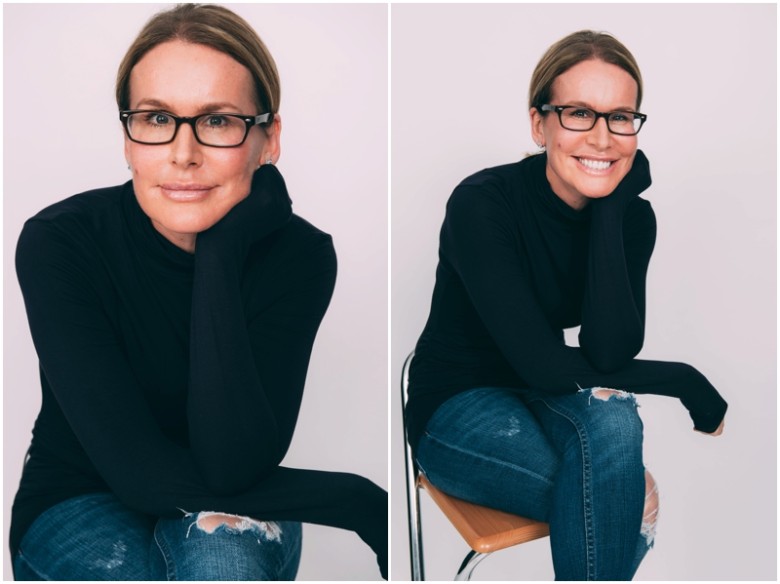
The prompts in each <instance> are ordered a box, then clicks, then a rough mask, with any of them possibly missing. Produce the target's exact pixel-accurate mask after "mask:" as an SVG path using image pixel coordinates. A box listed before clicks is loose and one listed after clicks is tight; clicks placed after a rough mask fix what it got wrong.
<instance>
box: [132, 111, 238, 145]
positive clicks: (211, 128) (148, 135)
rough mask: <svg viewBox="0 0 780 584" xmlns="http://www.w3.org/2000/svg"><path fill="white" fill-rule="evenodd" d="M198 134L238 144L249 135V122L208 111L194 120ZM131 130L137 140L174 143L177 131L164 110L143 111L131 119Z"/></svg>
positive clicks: (209, 141)
mask: <svg viewBox="0 0 780 584" xmlns="http://www.w3.org/2000/svg"><path fill="white" fill-rule="evenodd" d="M194 128H195V134H196V135H197V137H198V140H200V141H201V142H202V143H204V144H208V145H211V146H237V145H239V144H241V142H243V141H244V138H245V136H246V123H245V122H244V121H243V120H242V119H241V118H237V117H232V116H227V115H222V114H205V115H202V116H199V117H198V118H197V119H196V120H195V122H194ZM127 131H128V133H129V134H130V137H131V138H132V139H133V140H138V141H139V142H145V143H147V144H163V143H165V142H170V141H171V140H172V139H173V136H174V134H175V133H176V120H175V119H174V118H173V117H172V116H171V115H169V114H166V113H164V112H139V113H134V114H130V116H128V118H127Z"/></svg>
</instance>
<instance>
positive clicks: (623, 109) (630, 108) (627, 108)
mask: <svg viewBox="0 0 780 584" xmlns="http://www.w3.org/2000/svg"><path fill="white" fill-rule="evenodd" d="M564 105H577V106H581V107H586V108H588V109H592V110H596V109H597V108H595V107H593V106H592V105H590V104H589V103H585V102H584V101H570V102H567V103H566V104H564ZM607 111H611V112H633V111H634V107H633V106H630V105H620V106H618V107H613V108H611V109H609V110H607Z"/></svg>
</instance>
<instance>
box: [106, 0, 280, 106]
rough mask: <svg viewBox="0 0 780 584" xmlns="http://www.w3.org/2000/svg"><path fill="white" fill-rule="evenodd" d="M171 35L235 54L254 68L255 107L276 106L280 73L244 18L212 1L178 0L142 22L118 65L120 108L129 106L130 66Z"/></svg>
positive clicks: (173, 38)
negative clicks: (185, 0) (187, 0)
mask: <svg viewBox="0 0 780 584" xmlns="http://www.w3.org/2000/svg"><path fill="white" fill-rule="evenodd" d="M173 40H181V41H184V42H188V43H193V44H197V45H204V46H207V47H211V48H212V49H215V50H217V51H220V52H221V53H225V54H226V55H229V56H231V57H233V59H235V60H236V61H238V62H239V63H241V64H242V65H244V66H245V67H246V68H247V69H249V72H250V73H251V74H252V79H253V80H254V93H255V95H254V96H253V99H254V101H255V102H256V103H257V106H258V108H259V109H260V111H259V112H258V113H266V112H271V113H274V114H275V113H277V112H278V111H279V101H280V99H281V88H280V84H279V73H278V71H277V70H276V63H275V62H274V59H273V57H271V53H269V52H268V49H267V48H266V46H265V44H264V43H263V41H262V40H260V37H259V36H258V35H257V33H256V32H255V31H254V29H253V28H252V27H251V26H250V25H249V23H247V22H246V20H244V19H243V18H241V17H240V16H238V15H237V14H236V13H234V12H232V11H230V10H228V9H227V8H224V7H222V6H216V5H214V4H179V5H177V6H176V7H174V8H171V9H170V10H165V11H163V12H159V13H157V14H155V15H154V16H153V17H152V18H151V19H150V20H149V22H147V23H146V25H145V26H144V28H143V29H142V30H141V32H140V33H139V34H138V36H137V37H136V39H135V41H133V44H132V45H130V48H129V49H128V50H127V53H126V54H125V57H124V59H122V63H121V64H120V65H119V71H118V72H117V76H116V103H117V105H118V106H119V109H120V110H124V109H129V107H130V73H131V72H132V70H133V67H135V66H136V64H137V63H138V61H140V60H141V59H142V58H143V56H144V55H145V54H146V53H148V52H149V51H150V50H152V49H153V48H154V47H156V46H157V45H160V44H163V43H166V42H169V41H173Z"/></svg>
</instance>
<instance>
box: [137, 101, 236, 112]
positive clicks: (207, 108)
mask: <svg viewBox="0 0 780 584" xmlns="http://www.w3.org/2000/svg"><path fill="white" fill-rule="evenodd" d="M141 107H152V108H155V109H160V110H164V111H166V112H171V113H175V108H173V107H171V106H170V105H169V104H167V103H165V102H164V101H161V100H159V99H154V98H144V99H142V100H141V101H139V102H138V105H137V107H136V108H135V109H139V108H141ZM227 111H234V112H237V113H239V112H241V108H239V107H238V106H236V105H235V104H232V103H230V102H229V101H215V102H209V103H206V104H203V105H202V106H200V107H199V108H198V109H197V110H195V114H196V115H197V114H206V113H211V112H227Z"/></svg>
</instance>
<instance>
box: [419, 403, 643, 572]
mask: <svg viewBox="0 0 780 584" xmlns="http://www.w3.org/2000/svg"><path fill="white" fill-rule="evenodd" d="M636 409H637V406H636V402H635V400H634V397H633V395H631V394H627V393H622V392H621V393H619V394H616V395H612V396H610V397H609V399H607V400H604V399H600V398H598V397H596V395H593V394H592V390H583V391H580V392H578V393H576V394H570V395H563V396H550V395H546V394H542V393H540V392H530V393H529V392H525V393H522V394H521V393H519V392H517V391H512V390H510V389H502V388H477V389H473V390H470V391H466V392H463V393H461V394H459V395H457V396H455V397H453V398H451V399H449V400H448V401H446V402H445V403H444V404H442V405H441V406H440V407H439V408H438V409H437V410H436V412H435V413H434V415H433V416H432V417H431V419H430V420H429V422H428V425H427V427H426V431H425V433H424V435H423V437H422V439H421V440H420V443H419V447H418V449H417V463H418V465H419V467H420V469H421V470H422V471H423V472H424V473H425V475H426V476H427V477H428V479H429V480H430V481H431V483H432V484H434V485H435V486H437V487H438V488H440V489H441V490H442V491H444V492H446V493H449V494H451V495H453V496H456V497H459V498H462V499H465V500H467V501H472V502H474V503H478V504H480V505H484V506H487V507H492V508H496V509H501V510H504V511H508V512H510V513H515V514H518V515H522V516H525V517H530V518H532V519H537V520H540V521H546V522H548V523H549V524H550V545H551V549H552V557H553V566H554V569H555V577H556V580H630V579H631V578H632V577H633V575H634V573H635V572H636V569H637V568H638V567H639V563H640V562H641V561H642V558H643V557H644V555H645V554H646V553H647V550H648V542H647V539H646V538H645V537H641V536H640V528H641V525H642V513H643V510H644V501H645V479H644V465H643V462H642V421H641V420H640V418H639V415H638V414H637V411H636Z"/></svg>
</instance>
